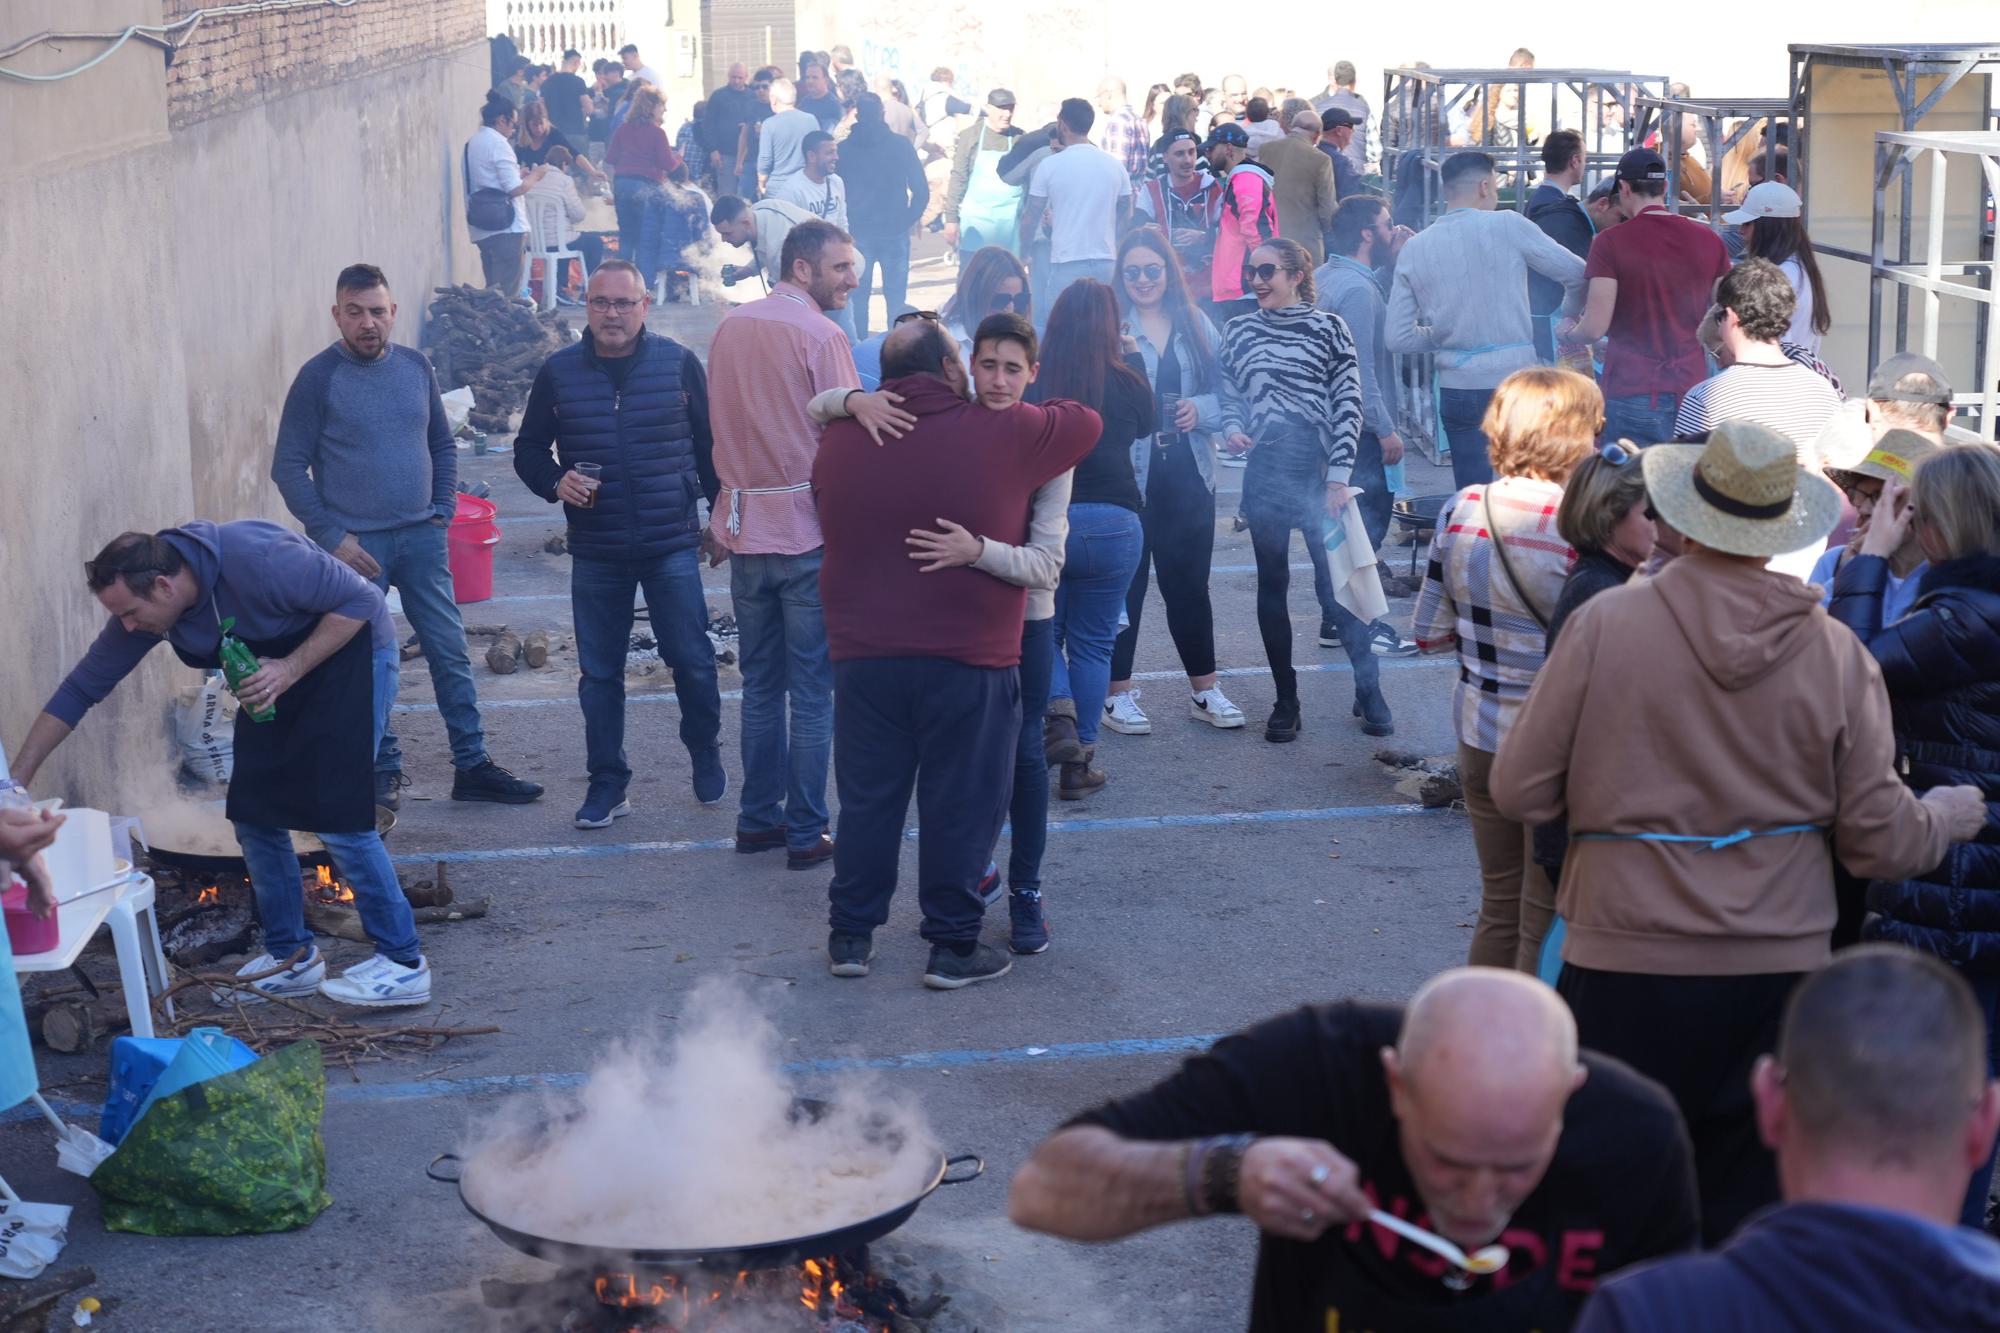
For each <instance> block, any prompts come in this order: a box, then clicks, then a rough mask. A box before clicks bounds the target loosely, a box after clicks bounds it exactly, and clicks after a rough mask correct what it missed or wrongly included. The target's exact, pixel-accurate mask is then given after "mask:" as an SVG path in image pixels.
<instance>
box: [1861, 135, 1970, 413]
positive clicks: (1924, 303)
mask: <svg viewBox="0 0 2000 1333" xmlns="http://www.w3.org/2000/svg"><path fill="white" fill-rule="evenodd" d="M1926 157H1927V158H1929V160H1930V208H1929V212H1928V215H1927V216H1926V218H1925V219H1924V222H1925V236H1924V257H1923V259H1922V260H1920V261H1913V260H1911V258H1910V255H1909V244H1910V221H1909V209H1908V206H1907V205H1905V206H1904V208H1903V211H1902V219H1903V223H1902V228H1901V234H1902V254H1901V258H1899V259H1889V258H1888V257H1887V256H1886V255H1885V254H1884V253H1883V252H1884V250H1885V248H1886V241H1887V234H1888V210H1889V191H1890V188H1891V186H1892V185H1895V184H1898V183H1900V186H1901V194H1902V197H1903V198H1905V199H1908V198H1909V197H1910V195H1911V192H1912V190H1913V188H1914V186H1915V176H1916V164H1917V162H1918V161H1919V160H1920V159H1923V158H1926ZM1955 158H1956V159H1961V160H1963V159H1967V158H1969V159H1971V160H1972V161H1973V162H1974V163H1976V164H1977V165H1978V167H1979V170H1980V172H1981V173H1982V175H1983V176H1984V177H1985V183H1986V194H1985V197H1984V198H1982V199H1981V200H1980V204H1979V208H1980V211H1981V213H1982V214H1983V213H1984V211H1985V208H1986V203H1987V200H1990V199H1993V198H2000V131H1994V130H1939V131H1934V132H1932V133H1929V134H1910V133H1901V132H1897V131H1893V130H1882V131H1878V132H1877V133H1876V135H1875V182H1874V183H1875V216H1874V223H1873V229H1872V230H1873V235H1872V251H1873V253H1872V254H1871V256H1870V262H1869V275H1870V277H1869V284H1868V369H1869V372H1870V373H1871V374H1872V373H1874V369H1875V365H1876V355H1877V353H1878V352H1879V351H1880V339H1881V331H1882V296H1883V288H1884V287H1885V286H1893V287H1895V289H1896V304H1897V310H1898V319H1897V333H1896V346H1897V349H1898V350H1910V351H1917V352H1922V353H1923V354H1924V355H1925V356H1928V357H1931V358H1933V359H1935V358H1936V357H1937V353H1938V315H1939V308H1940V305H1941V298H1943V297H1947V296H1950V297H1955V298H1957V299H1959V300H1966V301H1976V302H1978V303H1979V306H1980V310H1979V312H1978V322H1977V324H1976V325H1975V326H1974V329H1973V342H1972V364H1973V368H1974V373H1975V379H1976V381H1977V383H1976V387H1975V389H1974V391H1973V392H1971V393H1965V392H1959V393H1954V394H1953V395H1952V406H1953V407H1954V409H1956V410H1959V411H1963V410H1966V409H1971V410H1972V411H1974V412H1975V413H1976V414H1977V416H1978V425H1977V427H1976V432H1975V433H1976V434H1977V435H1978V436H1979V438H1980V439H1982V440H1985V441H1987V442H1988V443H1992V442H1993V441H1994V438H1995V433H1994V428H1995V424H1996V420H2000V387H1996V385H1995V384H1994V365H1993V309H1994V284H1993V267H1994V265H1993V260H1992V259H1991V258H1990V257H1975V258H1973V259H1969V260H1953V259H1948V258H1946V257H1945V254H1944V232H1945V225H1946V222H1947V218H1946V198H1947V194H1946V186H1947V182H1948V179H1949V175H1948V173H1949V167H1950V164H1951V162H1952V161H1953V160H1954V159H1955ZM1953 277H1960V278H1973V279H1976V280H1977V282H1978V284H1979V285H1978V286H1976V287H1975V286H1970V285H1968V284H1965V283H1958V282H1949V281H1947V279H1948V278H1953ZM1912 292H1914V293H1916V294H1917V300H1918V304H1919V306H1920V308H1921V316H1922V317H1921V321H1920V327H1919V333H1918V337H1917V340H1916V343H1915V345H1914V346H1912V345H1911V343H1910V341H1909V338H1908V325H1907V320H1906V319H1905V318H1904V317H1903V316H1904V314H1905V312H1906V311H1907V308H1908V305H1909V299H1910V295H1911V293H1912Z"/></svg>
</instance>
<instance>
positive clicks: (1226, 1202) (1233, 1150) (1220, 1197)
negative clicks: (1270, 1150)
mask: <svg viewBox="0 0 2000 1333" xmlns="http://www.w3.org/2000/svg"><path fill="white" fill-rule="evenodd" d="M1256 1139H1257V1136H1256V1135H1255V1134H1226V1135H1223V1136H1221V1137H1219V1138H1215V1139H1211V1140H1209V1145H1208V1146H1209V1150H1208V1152H1207V1153H1206V1154H1204V1155H1203V1157H1202V1163H1201V1197H1202V1202H1203V1203H1204V1204H1205V1205H1206V1209H1205V1211H1207V1212H1210V1213H1238V1212H1241V1211H1243V1209H1242V1203H1241V1200H1240V1199H1239V1197H1238V1190H1239V1188H1240V1187H1241V1185H1242V1181H1243V1154H1244V1152H1245V1151H1246V1150H1247V1149H1248V1148H1249V1147H1250V1145H1251V1144H1252V1143H1254V1142H1256Z"/></svg>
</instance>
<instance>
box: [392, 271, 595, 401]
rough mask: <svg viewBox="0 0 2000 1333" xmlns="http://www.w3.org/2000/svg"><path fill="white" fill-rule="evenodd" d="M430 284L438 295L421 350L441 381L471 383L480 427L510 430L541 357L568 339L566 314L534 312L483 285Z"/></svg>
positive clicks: (453, 384) (449, 385)
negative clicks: (428, 358) (422, 349)
mask: <svg viewBox="0 0 2000 1333" xmlns="http://www.w3.org/2000/svg"><path fill="white" fill-rule="evenodd" d="M431 290H432V291H433V292H434V293H435V294H436V297H437V299H436V300H434V301H432V302H431V310H430V320H429V322H428V323H427V324H426V325H425V328H424V340H425V341H424V354H425V355H426V356H428V357H430V359H431V365H432V366H433V367H435V368H436V370H437V377H438V383H439V385H441V386H442V387H444V388H446V389H454V388H457V387H458V386H460V385H469V386H470V387H471V389H472V402H473V407H472V416H471V421H472V424H473V426H475V427H476V428H478V429H479V430H483V431H493V432H502V431H508V430H512V429H513V417H514V414H515V413H516V412H518V411H520V410H521V408H522V406H523V405H524V404H525V403H526V402H527V401H528V388H529V386H530V385H532V384H533V383H534V382H535V374H536V372H537V371H539V370H540V369H541V368H542V362H544V361H546V360H548V359H549V353H551V352H554V351H557V350H559V349H561V348H564V347H567V346H569V344H570V342H571V338H572V335H571V329H570V322H569V319H568V317H567V316H563V315H558V314H556V313H554V312H553V311H551V312H550V313H548V314H537V313H536V311H535V308H534V307H533V306H530V305H527V304H526V303H524V302H521V301H514V300H509V299H508V298H507V297H505V296H502V295H501V294H500V293H499V292H497V291H493V290H491V289H489V288H485V287H472V286H465V285H460V286H457V287H434V288H432V289H431Z"/></svg>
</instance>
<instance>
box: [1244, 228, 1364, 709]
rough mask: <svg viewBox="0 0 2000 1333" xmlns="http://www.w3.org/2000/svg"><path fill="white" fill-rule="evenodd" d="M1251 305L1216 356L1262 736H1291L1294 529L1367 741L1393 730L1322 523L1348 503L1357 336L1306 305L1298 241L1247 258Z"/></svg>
mask: <svg viewBox="0 0 2000 1333" xmlns="http://www.w3.org/2000/svg"><path fill="white" fill-rule="evenodd" d="M1250 290H1251V291H1252V293H1254V294H1255V296H1256V298H1257V309H1256V311H1255V312H1253V313H1251V314H1247V315H1240V316H1238V317H1237V318H1236V319H1233V320H1231V321H1230V322H1229V327H1228V330H1227V331H1226V332H1225V333H1224V334H1223V335H1222V349H1221V353H1220V360H1221V363H1222V371H1223V379H1224V385H1225V393H1224V398H1223V426H1224V429H1225V431H1226V432H1227V433H1226V436H1225V447H1226V448H1227V449H1228V450H1229V452H1231V453H1233V454H1242V453H1244V452H1246V451H1248V452H1249V455H1250V465H1249V467H1248V468H1247V469H1246V470H1245V471H1244V474H1243V519H1244V521H1245V522H1246V523H1247V524H1249V527H1250V545H1251V549H1252V550H1253V551H1254V552H1255V553H1256V557H1257V628H1258V631H1259V632H1260V633H1261V634H1262V636H1263V639H1264V652H1265V655H1266V656H1268V657H1269V658H1270V661H1271V678H1272V680H1273V682H1274V683H1275V684H1276V685H1277V694H1278V700H1277V704H1276V705H1275V706H1274V707H1273V708H1272V710H1271V719H1270V721H1269V722H1268V723H1266V724H1265V727H1264V739H1265V740H1268V741H1289V740H1292V739H1294V738H1295V737H1297V735H1298V734H1299V686H1298V673H1296V672H1295V671H1293V670H1292V619H1291V613H1290V611H1289V610H1288V608H1287V606H1286V595H1287V593H1288V592H1289V590H1290V587H1291V545H1292V531H1293V530H1294V529H1297V530H1298V531H1300V532H1301V533H1303V534H1304V535H1305V540H1306V554H1307V555H1309V556H1311V557H1312V562H1313V579H1314V584H1315V588H1316V590H1318V591H1321V592H1322V594H1323V595H1322V596H1321V597H1320V599H1319V600H1320V605H1321V609H1322V610H1323V611H1324V612H1325V613H1326V615H1327V616H1328V617H1329V618H1330V619H1331V620H1332V621H1333V622H1334V624H1335V625H1336V626H1337V627H1338V628H1339V631H1340V640H1341V645H1342V646H1343V647H1344V648H1346V649H1347V656H1348V660H1349V661H1350V663H1351V664H1352V665H1353V668H1354V715H1355V716H1356V717H1358V718H1360V719H1361V720H1362V730H1364V731H1366V732H1367V733H1368V734H1369V735H1371V736H1386V735H1388V734H1390V732H1391V731H1392V730H1394V723H1393V721H1392V719H1391V717H1390V715H1389V704H1388V701H1387V700H1385V699H1384V698H1383V697H1382V687H1381V666H1380V663H1378V662H1377V661H1376V660H1375V655H1374V652H1373V651H1372V649H1371V646H1370V640H1369V633H1368V626H1367V624H1366V623H1364V622H1363V621H1361V620H1359V619H1357V618H1356V617H1355V616H1353V615H1350V614H1349V613H1348V612H1347V611H1346V610H1345V609H1344V608H1343V607H1341V606H1340V605H1339V604H1338V603H1337V602H1335V601H1334V600H1333V597H1332V595H1331V592H1332V580H1331V578H1330V577H1329V576H1328V573H1327V566H1326V546H1325V532H1324V526H1325V520H1326V517H1327V516H1328V515H1329V514H1338V513H1339V512H1340V510H1341V509H1342V507H1343V506H1345V505H1346V504H1348V503H1349V502H1350V499H1351V497H1352V492H1351V491H1350V490H1349V488H1348V485H1347V476H1348V473H1349V471H1350V470H1352V468H1353V466H1354V455H1355V448H1356V446H1357V445H1358V443H1359V442H1360V439H1361V371H1360V367H1359V363H1358V362H1357V361H1356V359H1355V355H1354V338H1353V336H1352V335H1351V334H1350V333H1349V332H1348V331H1347V325H1346V324H1344V323H1342V322H1341V320H1340V317H1339V316H1337V315H1330V314H1327V313H1326V312H1324V311H1321V310H1315V309H1314V308H1313V295H1314V293H1313V279H1312V260H1311V257H1310V256H1309V255H1308V254H1307V253H1306V250H1305V247H1304V246H1302V245H1300V244H1299V243H1298V242H1297V241H1290V240H1284V239H1278V240H1272V241H1266V242H1265V243H1264V244H1263V245H1261V246H1259V247H1258V248H1257V249H1256V250H1255V251H1254V252H1252V254H1251V256H1250Z"/></svg>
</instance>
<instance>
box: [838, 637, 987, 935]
mask: <svg viewBox="0 0 2000 1333" xmlns="http://www.w3.org/2000/svg"><path fill="white" fill-rule="evenodd" d="M1020 734H1021V673H1020V670H1019V669H1018V668H1016V667H998V668H994V667H975V666H967V665H965V664H964V663H962V662H952V661H947V660H946V659H944V658H941V657H881V658H862V659H859V660H856V661H849V662H835V663H834V664H833V777H834V783H835V786H836V789H837V790H838V791H839V793H840V829H839V832H838V834H837V835H836V837H835V839H834V853H833V883H832V884H831V885H830V886H829V887H828V890H827V894H828V897H829V899H830V910H829V912H828V914H827V920H828V924H829V925H830V926H831V927H832V928H833V929H834V930H836V931H839V932H841V933H843V934H850V935H870V934H873V933H874V931H875V928H876V927H878V926H880V925H881V924H882V923H883V922H885V921H887V920H888V919H889V900H890V899H891V898H893V897H894V896H895V893H896V870H897V862H898V860H899V859H900V855H901V852H902V847H903V817H904V816H905V815H906V814H907V813H908V812H909V808H910V792H911V790H912V789H913V788H914V789H915V791H916V795H917V824H918V827H919V828H920V829H921V830H922V832H921V834H920V836H919V838H918V842H917V897H918V901H919V903H920V904H921V905H922V907H923V913H924V924H923V929H922V931H921V933H922V935H923V937H924V938H925V939H927V940H929V941H931V942H932V943H933V944H969V943H971V942H973V941H974V940H977V939H978V938H979V921H980V917H981V916H982V915H983V914H984V912H985V910H986V909H985V904H984V902H983V901H982V900H981V898H980V896H979V880H980V878H981V876H983V875H984V874H985V872H986V862H987V858H988V857H989V856H990V855H991V853H992V850H993V843H994V840H995V839H996V838H998V837H999V835H1000V821H1001V820H1002V819H1003V818H1004V817H1005V816H1006V813H1007V803H1008V796H1009V793H1010V792H1011V791H1012V790H1013V783H1012V781H1011V780H1010V778H1011V775H1012V771H1013V767H1014V757H1015V754H1016V752H1017V750H1018V749H1019V744H1020Z"/></svg>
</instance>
